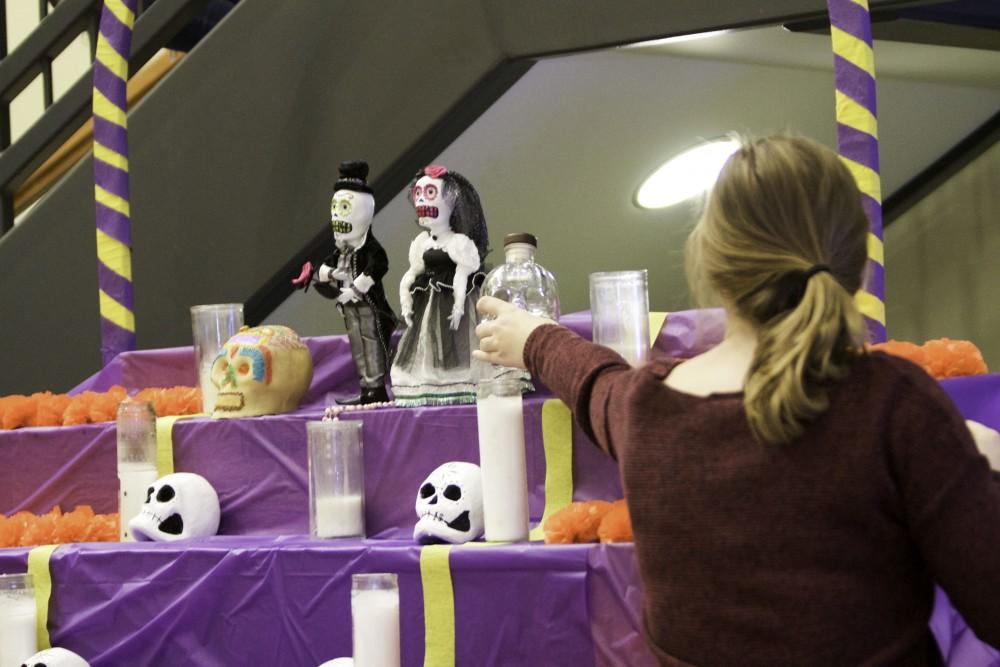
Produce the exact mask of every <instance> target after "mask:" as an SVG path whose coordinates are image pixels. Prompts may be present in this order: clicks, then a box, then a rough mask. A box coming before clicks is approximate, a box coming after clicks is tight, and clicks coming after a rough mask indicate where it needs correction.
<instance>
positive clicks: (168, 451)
mask: <svg viewBox="0 0 1000 667" xmlns="http://www.w3.org/2000/svg"><path fill="white" fill-rule="evenodd" d="M207 416H208V415H206V414H205V413H203V412H200V413H198V414H196V415H171V416H169V417H157V418H156V475H157V477H163V476H164V475H170V474H172V473H173V472H174V424H175V423H176V422H177V420H178V419H190V418H191V417H207Z"/></svg>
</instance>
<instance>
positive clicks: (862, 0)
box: [851, 0, 868, 11]
mask: <svg viewBox="0 0 1000 667" xmlns="http://www.w3.org/2000/svg"><path fill="white" fill-rule="evenodd" d="M851 2H853V3H854V4H856V5H858V6H860V7H864V8H865V10H866V11H867V10H868V0H851Z"/></svg>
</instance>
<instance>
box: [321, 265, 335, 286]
mask: <svg viewBox="0 0 1000 667" xmlns="http://www.w3.org/2000/svg"><path fill="white" fill-rule="evenodd" d="M334 270H335V269H334V268H333V267H332V266H330V265H329V264H320V265H319V271H317V272H316V280H318V281H319V282H321V283H328V282H331V281H332V280H333V272H334Z"/></svg>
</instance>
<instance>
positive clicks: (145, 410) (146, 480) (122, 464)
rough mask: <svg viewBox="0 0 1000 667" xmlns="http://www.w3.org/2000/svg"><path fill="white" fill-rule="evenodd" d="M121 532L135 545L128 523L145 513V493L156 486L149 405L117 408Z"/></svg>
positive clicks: (127, 403) (153, 425) (153, 414)
mask: <svg viewBox="0 0 1000 667" xmlns="http://www.w3.org/2000/svg"><path fill="white" fill-rule="evenodd" d="M116 430H117V436H118V524H119V528H118V532H119V535H118V537H119V539H121V541H123V542H129V541H132V536H131V535H129V532H128V522H129V521H130V520H131V519H132V518H134V517H135V516H137V515H138V514H139V512H140V511H141V510H142V504H143V502H145V500H146V490H147V489H148V488H149V487H151V486H152V485H153V483H154V482H156V479H157V474H156V411H155V410H154V409H153V404H152V403H150V402H148V401H135V400H132V399H130V398H128V399H125V400H124V401H122V402H121V403H119V404H118V419H117V429H116Z"/></svg>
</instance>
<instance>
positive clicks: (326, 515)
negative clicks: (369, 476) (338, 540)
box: [315, 494, 365, 537]
mask: <svg viewBox="0 0 1000 667" xmlns="http://www.w3.org/2000/svg"><path fill="white" fill-rule="evenodd" d="M315 516H316V519H315V521H316V537H360V536H363V535H364V534H365V518H364V503H363V501H362V499H361V496H360V495H356V494H355V495H347V496H317V497H316V515H315Z"/></svg>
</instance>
